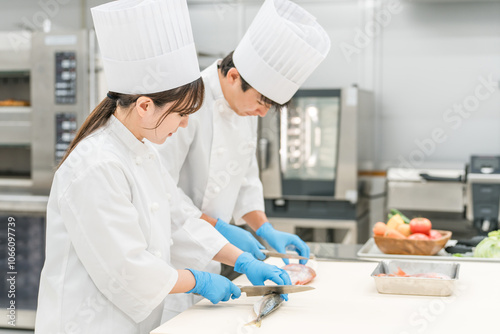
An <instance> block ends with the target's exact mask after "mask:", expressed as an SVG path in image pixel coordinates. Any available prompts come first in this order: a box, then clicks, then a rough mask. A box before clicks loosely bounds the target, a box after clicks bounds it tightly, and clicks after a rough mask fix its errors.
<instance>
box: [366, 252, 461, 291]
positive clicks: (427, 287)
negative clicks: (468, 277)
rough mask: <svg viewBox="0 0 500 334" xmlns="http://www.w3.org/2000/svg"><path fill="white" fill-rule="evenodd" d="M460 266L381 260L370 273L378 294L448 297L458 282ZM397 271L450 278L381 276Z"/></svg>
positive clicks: (456, 264)
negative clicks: (435, 274)
mask: <svg viewBox="0 0 500 334" xmlns="http://www.w3.org/2000/svg"><path fill="white" fill-rule="evenodd" d="M459 268H460V264H458V263H453V262H434V261H433V262H430V261H404V260H382V261H381V262H379V264H378V266H377V267H376V268H375V270H374V271H373V273H372V275H371V276H372V277H373V278H374V279H375V285H376V286H377V291H378V292H379V293H390V294H398V295H420V296H441V297H445V296H449V295H451V294H452V293H453V290H454V287H455V282H456V281H457V280H458V271H459ZM399 269H401V270H403V271H404V272H405V273H407V274H408V275H413V274H425V273H438V274H445V275H447V276H449V277H450V278H449V279H447V278H425V277H400V276H394V277H391V276H383V277H378V276H377V275H379V274H392V273H395V272H397V271H398V270H399Z"/></svg>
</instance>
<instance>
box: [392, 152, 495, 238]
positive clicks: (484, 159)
mask: <svg viewBox="0 0 500 334" xmlns="http://www.w3.org/2000/svg"><path fill="white" fill-rule="evenodd" d="M386 188H387V198H386V210H387V212H388V211H389V210H390V209H391V208H397V209H399V210H401V211H402V212H403V213H404V214H405V215H406V216H408V217H410V218H412V217H417V216H420V217H426V218H428V219H430V220H431V221H432V226H433V228H435V229H443V230H450V231H452V232H453V238H454V239H468V238H471V237H474V236H476V235H478V234H483V235H485V234H487V233H488V232H489V231H492V230H495V229H498V228H499V225H498V221H499V218H500V210H499V207H500V156H478V155H473V156H471V158H470V163H469V164H468V165H467V166H466V165H465V164H464V165H460V166H459V167H458V168H454V169H444V168H428V169H424V168H415V169H412V168H389V169H388V171H387V180H386Z"/></svg>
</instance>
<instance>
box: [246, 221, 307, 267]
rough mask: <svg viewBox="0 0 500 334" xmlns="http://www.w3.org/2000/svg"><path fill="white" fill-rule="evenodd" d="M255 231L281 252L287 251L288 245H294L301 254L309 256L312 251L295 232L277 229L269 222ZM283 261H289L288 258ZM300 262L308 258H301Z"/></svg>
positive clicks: (302, 262)
mask: <svg viewBox="0 0 500 334" xmlns="http://www.w3.org/2000/svg"><path fill="white" fill-rule="evenodd" d="M255 233H256V234H257V235H258V236H259V237H261V238H263V239H264V240H266V241H267V242H268V243H269V244H270V245H271V247H273V248H274V249H276V251H278V252H279V253H286V248H287V246H293V247H294V248H295V249H296V250H297V253H299V255H300V256H304V257H307V258H309V254H310V252H311V251H310V249H309V246H307V244H306V243H305V242H304V241H302V239H300V238H299V237H298V236H296V235H295V234H290V233H286V232H281V231H276V230H275V229H274V228H273V226H272V225H271V224H270V223H269V222H266V223H264V224H263V225H262V226H261V227H260V228H259V229H258V230H257V231H255ZM283 262H285V264H288V263H289V261H288V259H283ZM300 263H301V264H306V263H307V260H300Z"/></svg>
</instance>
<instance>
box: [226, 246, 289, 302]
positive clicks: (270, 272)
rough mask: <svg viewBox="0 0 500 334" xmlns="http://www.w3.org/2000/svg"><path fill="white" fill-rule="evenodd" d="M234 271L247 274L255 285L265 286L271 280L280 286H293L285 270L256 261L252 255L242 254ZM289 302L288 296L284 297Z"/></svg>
mask: <svg viewBox="0 0 500 334" xmlns="http://www.w3.org/2000/svg"><path fill="white" fill-rule="evenodd" d="M234 270H235V271H236V272H239V273H241V274H245V275H246V276H247V277H248V279H249V280H250V282H251V283H252V284H253V285H264V282H265V281H267V280H271V281H273V282H274V283H276V284H278V285H291V284H292V283H291V281H290V276H288V273H287V272H286V271H284V270H283V269H280V268H278V267H276V266H273V265H270V264H267V263H264V262H261V261H259V260H256V259H255V258H254V257H253V256H252V255H251V254H250V253H243V254H241V255H240V256H239V257H238V259H237V260H236V263H235V265H234ZM282 297H283V299H284V300H288V295H282Z"/></svg>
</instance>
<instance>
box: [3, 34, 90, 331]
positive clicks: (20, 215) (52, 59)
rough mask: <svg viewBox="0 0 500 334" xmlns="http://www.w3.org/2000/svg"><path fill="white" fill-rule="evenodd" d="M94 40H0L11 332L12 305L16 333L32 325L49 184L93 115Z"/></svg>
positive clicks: (7, 324) (5, 306) (59, 37)
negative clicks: (91, 101)
mask: <svg viewBox="0 0 500 334" xmlns="http://www.w3.org/2000/svg"><path fill="white" fill-rule="evenodd" d="M89 36H92V34H89V32H87V31H83V30H82V31H74V32H69V31H67V32H60V33H42V32H35V33H28V32H24V31H18V32H4V33H1V34H0V43H1V44H2V47H1V48H0V226H1V231H0V233H1V234H0V236H1V237H0V267H1V268H2V280H1V281H2V283H0V307H1V308H2V309H4V310H6V313H7V314H6V316H2V317H1V318H0V326H2V327H9V328H12V327H13V326H12V322H11V320H12V312H13V311H12V310H8V307H9V306H10V305H11V303H12V301H14V302H15V305H16V308H15V312H14V313H15V314H14V318H15V325H16V326H15V327H16V328H33V327H34V319H35V309H36V301H37V294H38V284H39V275H40V271H41V268H42V265H43V261H44V250H45V235H44V233H45V215H46V206H47V200H48V194H49V192H50V186H51V183H52V178H53V175H54V171H55V168H56V166H57V164H58V163H59V161H60V160H61V158H62V156H63V155H64V153H65V152H66V149H67V148H68V146H69V144H70V142H71V140H72V139H73V137H74V135H75V133H76V131H77V129H78V128H79V127H80V125H81V124H82V123H83V121H84V120H85V118H86V117H87V115H88V114H89V90H90V89H92V88H90V84H89V73H90V72H92V71H93V69H89V57H93V56H94V52H93V50H90V49H89ZM89 50H90V51H89ZM92 87H94V86H92ZM9 228H10V230H9ZM11 246H13V247H14V252H12V251H11V250H12V249H13V248H11ZM14 253H15V255H14V257H12V256H11V255H12V254H14ZM12 262H13V263H14V267H13V268H10V265H11V263H12ZM8 266H9V267H8ZM13 276H14V280H12V278H13ZM8 279H11V280H10V281H8ZM9 282H15V285H14V287H15V293H14V294H12V293H10V292H9V291H11V290H12V287H13V286H12V284H11V283H9Z"/></svg>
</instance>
